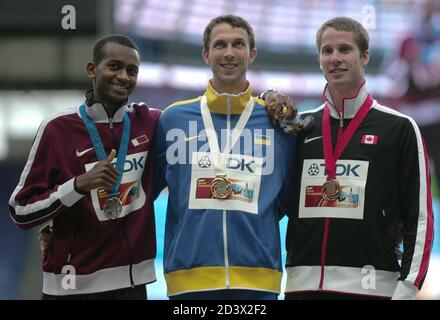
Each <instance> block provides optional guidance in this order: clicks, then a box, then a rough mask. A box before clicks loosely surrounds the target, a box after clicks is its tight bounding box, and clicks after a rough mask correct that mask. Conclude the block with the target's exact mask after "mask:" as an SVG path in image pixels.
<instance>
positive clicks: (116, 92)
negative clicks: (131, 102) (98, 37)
mask: <svg viewBox="0 0 440 320" xmlns="http://www.w3.org/2000/svg"><path fill="white" fill-rule="evenodd" d="M103 50H104V55H103V58H102V59H101V60H100V61H99V62H98V64H97V65H95V64H94V63H92V62H89V64H88V65H87V72H88V74H89V77H90V78H92V79H93V89H94V98H95V100H96V101H99V102H101V103H102V104H103V105H104V107H106V110H108V109H107V108H110V110H112V111H113V112H115V111H116V110H117V109H118V108H119V107H120V106H121V105H122V104H123V103H124V102H125V101H126V100H127V98H128V96H129V95H130V94H131V92H133V90H134V88H135V87H136V82H137V76H138V71H139V64H140V57H139V53H138V52H137V50H136V49H134V48H130V47H128V46H124V45H121V44H119V43H115V42H108V43H106V44H105V46H104V47H103Z"/></svg>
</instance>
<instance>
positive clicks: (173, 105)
mask: <svg viewBox="0 0 440 320" xmlns="http://www.w3.org/2000/svg"><path fill="white" fill-rule="evenodd" d="M201 99H202V97H201V96H200V97H197V98H194V99H189V100H182V101H177V102H174V103H173V104H171V105H169V106H168V107H166V108H165V109H164V110H168V109H170V108H172V107H177V106H181V105H186V104H191V103H195V102H198V101H200V100H201Z"/></svg>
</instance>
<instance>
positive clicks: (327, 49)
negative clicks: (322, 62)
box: [321, 47, 333, 55]
mask: <svg viewBox="0 0 440 320" xmlns="http://www.w3.org/2000/svg"><path fill="white" fill-rule="evenodd" d="M332 52H333V49H332V48H330V47H325V48H322V50H321V54H323V55H328V54H331V53H332Z"/></svg>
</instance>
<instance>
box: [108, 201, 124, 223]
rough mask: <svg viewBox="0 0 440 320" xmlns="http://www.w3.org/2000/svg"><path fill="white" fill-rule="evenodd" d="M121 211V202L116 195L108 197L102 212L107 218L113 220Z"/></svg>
mask: <svg viewBox="0 0 440 320" xmlns="http://www.w3.org/2000/svg"><path fill="white" fill-rule="evenodd" d="M121 212H122V202H121V200H119V198H118V197H111V198H108V199H107V201H106V202H105V204H104V214H105V216H106V217H108V218H109V219H111V220H113V219H116V218H117V217H119V215H120V214H121Z"/></svg>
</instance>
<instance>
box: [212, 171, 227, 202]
mask: <svg viewBox="0 0 440 320" xmlns="http://www.w3.org/2000/svg"><path fill="white" fill-rule="evenodd" d="M211 192H212V195H213V196H214V198H216V199H226V198H228V197H229V196H230V195H231V193H232V183H231V181H230V180H229V179H228V178H227V177H226V176H217V177H215V178H214V179H213V180H212V183H211Z"/></svg>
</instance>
